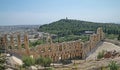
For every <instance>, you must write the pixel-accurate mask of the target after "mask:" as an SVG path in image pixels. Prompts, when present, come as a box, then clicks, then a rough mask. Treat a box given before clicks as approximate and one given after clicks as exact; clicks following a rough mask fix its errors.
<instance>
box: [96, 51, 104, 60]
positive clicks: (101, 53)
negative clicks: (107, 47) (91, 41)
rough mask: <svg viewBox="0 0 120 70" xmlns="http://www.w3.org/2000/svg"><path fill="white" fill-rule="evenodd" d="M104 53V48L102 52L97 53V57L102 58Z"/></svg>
mask: <svg viewBox="0 0 120 70" xmlns="http://www.w3.org/2000/svg"><path fill="white" fill-rule="evenodd" d="M104 54H105V51H104V50H102V52H99V53H98V55H97V59H101V58H103V57H104Z"/></svg>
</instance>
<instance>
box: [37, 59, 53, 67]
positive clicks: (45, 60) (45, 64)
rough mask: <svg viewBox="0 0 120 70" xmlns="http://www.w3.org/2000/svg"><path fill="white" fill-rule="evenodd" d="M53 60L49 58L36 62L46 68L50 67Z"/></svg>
mask: <svg viewBox="0 0 120 70" xmlns="http://www.w3.org/2000/svg"><path fill="white" fill-rule="evenodd" d="M51 62H52V60H51V59H50V58H49V57H39V58H37V60H36V64H39V65H42V66H44V67H49V66H50V64H51Z"/></svg>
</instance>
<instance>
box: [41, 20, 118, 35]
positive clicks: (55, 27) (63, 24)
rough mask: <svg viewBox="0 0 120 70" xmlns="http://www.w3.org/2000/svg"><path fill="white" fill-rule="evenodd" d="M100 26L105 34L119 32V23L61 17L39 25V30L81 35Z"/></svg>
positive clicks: (58, 33)
mask: <svg viewBox="0 0 120 70" xmlns="http://www.w3.org/2000/svg"><path fill="white" fill-rule="evenodd" d="M98 27H102V28H103V31H104V32H105V33H107V34H120V24H114V23H96V22H88V21H80V20H72V19H61V20H59V21H56V22H52V23H50V24H45V25H42V26H40V27H39V31H42V32H48V33H52V34H57V35H58V36H67V35H72V34H73V35H81V34H82V33H84V31H86V30H92V31H96V29H97V28H98Z"/></svg>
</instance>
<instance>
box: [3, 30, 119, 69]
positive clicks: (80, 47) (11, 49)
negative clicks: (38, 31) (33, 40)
mask: <svg viewBox="0 0 120 70" xmlns="http://www.w3.org/2000/svg"><path fill="white" fill-rule="evenodd" d="M13 36H14V35H10V41H11V42H10V43H8V40H7V39H8V37H7V34H5V35H4V36H3V37H2V40H1V45H2V46H3V47H5V48H6V51H7V52H8V53H11V54H13V55H15V56H16V55H17V57H20V58H22V56H32V57H33V58H36V57H38V56H42V57H50V58H51V59H52V61H53V62H54V63H56V62H58V61H60V60H66V59H74V58H76V57H77V58H80V59H81V60H74V61H73V62H74V63H76V64H78V65H77V68H78V70H91V69H93V68H96V67H101V66H103V65H104V66H107V64H108V63H109V62H110V61H111V60H115V61H119V58H114V59H111V58H110V59H104V60H100V61H95V60H96V56H97V54H98V52H99V51H102V50H108V51H112V50H113V49H114V50H116V51H117V52H119V51H120V47H119V46H116V45H114V44H112V43H109V42H103V41H104V38H105V35H104V32H103V30H102V28H98V29H97V31H96V34H93V35H90V38H89V41H87V42H82V41H81V40H76V41H69V42H63V43H52V40H51V38H49V39H50V43H47V44H42V45H38V46H37V47H36V48H35V49H30V48H29V41H28V36H27V34H25V35H24V41H21V40H20V39H21V38H20V34H19V33H17V34H16V37H17V42H16V43H17V47H15V42H14V37H13ZM22 42H24V46H25V47H24V48H23V47H21V43H22ZM93 60H94V61H93ZM118 63H120V62H118ZM97 64H99V65H97ZM71 68H73V69H74V66H73V65H72V64H70V65H68V66H62V67H60V68H56V70H69V69H70V70H71Z"/></svg>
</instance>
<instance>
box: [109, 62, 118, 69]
mask: <svg viewBox="0 0 120 70" xmlns="http://www.w3.org/2000/svg"><path fill="white" fill-rule="evenodd" d="M108 67H110V70H119V66H118V64H117V63H116V62H115V61H111V62H110V64H109V65H108Z"/></svg>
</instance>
